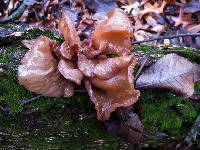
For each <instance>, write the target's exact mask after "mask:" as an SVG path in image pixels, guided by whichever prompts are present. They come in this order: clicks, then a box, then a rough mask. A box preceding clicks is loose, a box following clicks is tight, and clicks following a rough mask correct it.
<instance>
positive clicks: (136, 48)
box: [133, 44, 155, 52]
mask: <svg viewBox="0 0 200 150" xmlns="http://www.w3.org/2000/svg"><path fill="white" fill-rule="evenodd" d="M154 48H155V47H154V46H153V45H150V44H141V45H134V47H133V51H137V52H150V51H151V50H152V49H154Z"/></svg>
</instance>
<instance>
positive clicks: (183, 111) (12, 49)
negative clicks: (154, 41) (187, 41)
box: [0, 25, 200, 149]
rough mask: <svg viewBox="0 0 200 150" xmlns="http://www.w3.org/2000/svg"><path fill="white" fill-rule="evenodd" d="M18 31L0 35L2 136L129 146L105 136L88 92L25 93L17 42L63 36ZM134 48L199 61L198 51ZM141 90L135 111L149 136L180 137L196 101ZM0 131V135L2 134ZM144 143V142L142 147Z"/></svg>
mask: <svg viewBox="0 0 200 150" xmlns="http://www.w3.org/2000/svg"><path fill="white" fill-rule="evenodd" d="M5 29H6V30H8V29H9V30H12V29H13V30H15V31H17V29H16V27H15V25H4V26H3V27H0V32H2V31H5ZM20 32H21V33H22V34H20V36H15V34H7V35H6V34H5V36H4V37H0V38H1V43H0V109H1V115H0V131H1V129H2V130H4V134H5V139H7V138H8V139H10V138H14V139H15V138H16V136H13V135H17V139H18V141H17V142H18V143H20V142H21V143H23V144H22V145H23V146H24V147H26V146H27V145H28V147H29V146H30V147H31V148H34V147H36V148H50V149H54V148H57V149H62V148H67V147H73V148H81V147H83V146H85V147H90V148H92V147H93V146H95V147H96V146H99V148H102V147H103V148H107V149H109V148H112V149H113V148H114V149H115V148H118V147H119V146H120V145H123V148H124V146H125V147H127V148H128V146H129V144H128V145H127V143H124V142H123V141H122V140H121V139H119V138H116V137H113V136H112V135H109V134H108V133H107V132H106V130H105V129H104V127H103V123H101V122H99V121H97V120H96V111H95V109H94V105H93V104H92V102H91V101H90V100H89V97H88V95H87V93H76V95H75V96H74V97H71V98H48V97H37V96H38V95H36V94H35V93H32V92H29V91H27V90H26V89H25V88H24V87H22V86H20V85H19V84H18V83H17V78H16V69H17V66H18V65H19V63H20V59H21V58H22V57H23V56H24V54H25V52H26V51H27V48H25V47H24V46H23V45H22V44H21V41H22V40H23V39H33V38H36V37H38V36H39V35H46V36H48V37H50V38H51V39H54V40H57V41H59V42H62V38H60V37H58V36H55V35H54V34H53V33H51V32H49V31H47V30H41V29H29V30H25V31H23V30H22V31H20ZM134 51H135V52H134V53H135V54H136V56H137V57H138V59H139V60H140V59H141V58H142V56H144V54H146V53H151V56H152V57H151V59H152V60H153V61H155V59H157V58H158V57H161V56H163V55H165V54H166V53H170V52H175V53H178V54H180V55H181V56H184V57H186V58H188V59H190V60H191V61H192V62H196V63H200V62H199V61H200V60H199V51H198V50H196V49H190V48H182V47H172V46H164V47H154V46H151V45H139V46H136V47H134ZM138 66H139V64H138ZM136 69H137V67H136ZM136 69H135V70H136ZM196 89H197V93H200V82H198V83H196ZM141 93H142V94H141V97H140V101H139V102H138V104H137V106H136V107H135V108H134V111H135V112H137V113H139V114H140V116H141V120H142V122H143V124H144V127H145V132H146V133H145V134H146V135H148V137H156V138H158V139H159V140H160V137H161V138H165V139H164V141H165V140H166V143H168V140H167V139H166V136H162V134H158V133H165V135H167V136H168V137H167V138H169V137H176V139H177V140H179V138H181V137H182V136H183V135H185V134H186V133H187V132H188V131H189V128H188V127H189V126H190V125H191V124H192V122H193V120H195V118H196V117H197V115H198V114H197V112H198V110H199V104H198V103H197V102H192V101H189V100H188V99H185V98H182V97H177V96H174V95H172V94H169V93H166V92H163V91H162V92H157V91H153V90H150V91H149V90H148V91H142V92H141ZM160 93H162V94H160ZM35 97H37V98H36V99H35V100H34V101H33V102H30V99H31V98H33V99H34V98H35ZM26 100H28V102H29V103H28V104H27V105H22V104H21V103H20V102H22V101H23V102H26ZM23 104H25V103H23ZM22 133H23V134H22ZM24 133H28V134H24ZM1 134H2V133H0V137H1V136H3V135H1ZM6 135H8V137H6ZM8 139H7V140H8ZM15 140H16V139H15ZM15 140H13V141H15ZM20 140H21V141H20ZM41 141H42V142H41ZM77 141H78V143H79V144H78V145H77ZM80 141H81V143H80ZM4 142H5V141H4ZM7 142H8V143H7V145H9V144H14V143H9V140H8V141H7ZM0 143H1V140H0ZM64 143H65V144H64ZM147 143H148V141H146V142H145V143H143V145H142V146H145V145H147ZM155 143H157V144H156V145H158V144H162V143H158V142H152V140H151V141H150V142H149V144H150V145H148V146H152V145H153V146H155ZM0 145H1V144H0ZM4 145H6V144H4ZM0 148H2V147H1V146H0Z"/></svg>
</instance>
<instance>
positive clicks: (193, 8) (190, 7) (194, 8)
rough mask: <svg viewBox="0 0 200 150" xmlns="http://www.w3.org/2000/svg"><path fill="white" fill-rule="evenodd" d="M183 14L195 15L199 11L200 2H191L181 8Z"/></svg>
mask: <svg viewBox="0 0 200 150" xmlns="http://www.w3.org/2000/svg"><path fill="white" fill-rule="evenodd" d="M183 11H184V12H185V13H196V12H199V11H200V1H199V2H197V1H192V2H190V3H189V4H187V5H185V6H184V7H183Z"/></svg>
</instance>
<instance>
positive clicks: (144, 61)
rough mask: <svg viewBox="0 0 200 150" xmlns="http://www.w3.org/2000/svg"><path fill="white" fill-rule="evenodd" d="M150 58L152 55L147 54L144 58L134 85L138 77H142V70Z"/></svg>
mask: <svg viewBox="0 0 200 150" xmlns="http://www.w3.org/2000/svg"><path fill="white" fill-rule="evenodd" d="M149 57H150V54H146V55H145V56H144V60H143V61H142V65H141V66H140V68H139V70H138V72H137V74H136V76H135V78H134V81H133V82H134V83H135V82H136V80H137V79H138V77H139V75H140V73H141V71H142V69H143V68H144V65H145V64H146V62H147V60H148V59H149Z"/></svg>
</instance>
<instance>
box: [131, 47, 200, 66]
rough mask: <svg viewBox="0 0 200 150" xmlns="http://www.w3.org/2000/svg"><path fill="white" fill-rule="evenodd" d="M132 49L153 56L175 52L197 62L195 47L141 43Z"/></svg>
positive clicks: (197, 55)
mask: <svg viewBox="0 0 200 150" xmlns="http://www.w3.org/2000/svg"><path fill="white" fill-rule="evenodd" d="M133 50H134V51H135V52H137V53H139V54H145V53H150V54H151V55H152V56H153V57H155V58H158V57H161V56H163V55H165V54H168V53H176V54H178V55H180V56H182V57H185V58H187V59H189V60H190V61H192V62H195V63H200V62H199V57H200V54H199V50H197V49H195V48H187V47H178V46H163V47H155V46H153V45H148V44H141V45H136V46H134V48H133Z"/></svg>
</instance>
